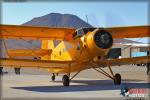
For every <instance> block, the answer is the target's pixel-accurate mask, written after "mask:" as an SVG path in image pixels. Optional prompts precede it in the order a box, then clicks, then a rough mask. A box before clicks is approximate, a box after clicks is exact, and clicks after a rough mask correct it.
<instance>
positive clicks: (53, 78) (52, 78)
mask: <svg viewBox="0 0 150 100" xmlns="http://www.w3.org/2000/svg"><path fill="white" fill-rule="evenodd" d="M51 80H52V81H55V74H54V73H53V75H52V77H51Z"/></svg>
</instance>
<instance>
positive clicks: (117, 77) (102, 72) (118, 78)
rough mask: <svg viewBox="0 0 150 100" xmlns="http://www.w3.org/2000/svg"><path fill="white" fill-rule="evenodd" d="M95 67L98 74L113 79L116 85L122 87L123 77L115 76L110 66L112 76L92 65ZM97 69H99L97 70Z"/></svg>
mask: <svg viewBox="0 0 150 100" xmlns="http://www.w3.org/2000/svg"><path fill="white" fill-rule="evenodd" d="M92 65H93V69H94V70H96V71H97V72H99V73H101V74H103V75H105V76H107V77H108V78H111V79H112V80H113V81H114V84H115V85H120V84H121V75H120V74H118V73H116V74H115V75H114V73H113V71H112V69H111V67H110V65H109V64H108V68H109V71H110V73H111V74H109V73H107V72H106V71H105V70H103V69H102V68H100V67H98V66H97V65H96V64H94V63H92ZM96 68H97V69H96Z"/></svg>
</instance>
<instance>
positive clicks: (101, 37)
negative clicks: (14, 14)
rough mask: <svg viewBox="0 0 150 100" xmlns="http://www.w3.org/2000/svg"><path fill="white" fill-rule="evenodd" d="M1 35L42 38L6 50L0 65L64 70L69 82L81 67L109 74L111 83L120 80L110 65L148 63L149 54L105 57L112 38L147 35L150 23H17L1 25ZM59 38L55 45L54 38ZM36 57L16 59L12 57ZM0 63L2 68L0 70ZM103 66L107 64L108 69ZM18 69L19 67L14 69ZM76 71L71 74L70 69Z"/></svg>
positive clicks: (0, 59)
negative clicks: (33, 46) (36, 44)
mask: <svg viewBox="0 0 150 100" xmlns="http://www.w3.org/2000/svg"><path fill="white" fill-rule="evenodd" d="M0 32H1V33H0V38H1V39H3V40H4V39H27V40H29V39H31V40H37V39H38V40H41V42H42V45H41V48H40V49H37V50H24V49H18V50H7V53H8V58H0V66H2V67H14V68H16V69H19V68H21V67H27V68H31V67H34V68H42V69H46V70H48V71H49V72H50V73H53V75H52V80H53V81H54V80H55V75H56V74H60V73H61V74H63V78H62V81H63V85H64V86H69V84H70V81H71V80H72V79H73V78H74V77H75V76H76V75H77V74H78V73H79V72H80V71H82V70H85V69H90V68H93V69H95V70H96V71H98V72H100V73H101V74H103V75H105V76H107V77H109V78H110V79H112V80H113V81H114V84H116V85H119V84H120V83H121V75H120V74H118V73H116V74H114V73H113V71H112V69H111V67H112V66H116V65H119V66H120V65H125V64H137V63H148V62H149V58H150V56H145V57H134V58H120V59H108V57H107V54H108V52H109V50H110V49H111V47H112V45H113V39H115V38H142V37H150V26H128V27H113V28H81V29H77V30H76V29H72V28H52V27H34V26H19V25H0ZM56 40H59V41H61V42H60V43H59V44H58V45H57V46H55V45H54V41H56ZM28 56H33V57H38V59H17V58H15V57H28ZM2 67H1V70H2ZM103 67H108V69H109V71H110V73H108V72H106V71H105V70H104V69H103ZM17 72H18V70H17ZM71 72H76V73H75V75H73V76H72V77H71V75H70V73H71Z"/></svg>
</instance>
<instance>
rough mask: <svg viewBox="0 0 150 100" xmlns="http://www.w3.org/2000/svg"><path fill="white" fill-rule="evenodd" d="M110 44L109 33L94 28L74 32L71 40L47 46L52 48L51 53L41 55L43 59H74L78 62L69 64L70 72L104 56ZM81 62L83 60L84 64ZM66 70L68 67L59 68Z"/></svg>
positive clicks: (62, 70)
mask: <svg viewBox="0 0 150 100" xmlns="http://www.w3.org/2000/svg"><path fill="white" fill-rule="evenodd" d="M53 42H55V41H53ZM49 43H50V42H49ZM112 44H113V39H112V36H111V34H109V33H108V32H106V31H104V30H102V29H94V30H92V31H88V32H86V33H84V32H83V33H80V34H79V33H78V32H76V33H75V35H74V36H73V41H69V42H68V41H61V42H60V43H59V44H58V45H57V46H56V47H52V48H51V47H49V48H51V49H52V53H51V55H50V56H49V57H43V59H44V60H56V61H76V62H78V63H77V64H74V65H71V70H70V71H71V72H75V71H79V70H83V69H88V68H90V66H88V62H90V61H92V60H94V58H99V59H101V58H103V57H104V56H106V55H107V53H108V52H109V50H110V48H111V46H112ZM47 45H49V46H52V45H53V44H52V43H50V44H47ZM99 59H98V60H99ZM79 62H81V64H80V63H79ZM82 62H84V64H83V63H82ZM50 71H51V70H50ZM67 71H68V67H66V68H64V69H61V71H59V73H67ZM51 72H52V71H51Z"/></svg>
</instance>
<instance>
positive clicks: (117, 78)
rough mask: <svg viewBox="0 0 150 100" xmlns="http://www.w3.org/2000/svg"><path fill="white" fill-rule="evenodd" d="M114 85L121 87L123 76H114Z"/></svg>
mask: <svg viewBox="0 0 150 100" xmlns="http://www.w3.org/2000/svg"><path fill="white" fill-rule="evenodd" d="M114 84H115V85H120V84H121V75H120V74H118V73H116V74H115V76H114Z"/></svg>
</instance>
